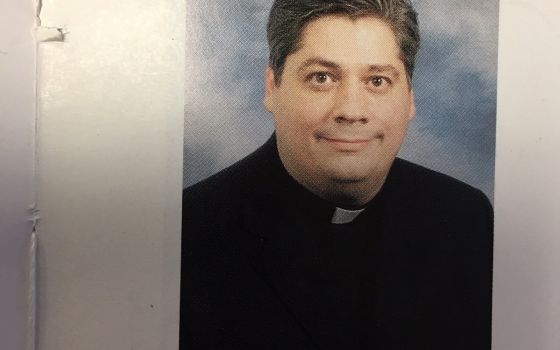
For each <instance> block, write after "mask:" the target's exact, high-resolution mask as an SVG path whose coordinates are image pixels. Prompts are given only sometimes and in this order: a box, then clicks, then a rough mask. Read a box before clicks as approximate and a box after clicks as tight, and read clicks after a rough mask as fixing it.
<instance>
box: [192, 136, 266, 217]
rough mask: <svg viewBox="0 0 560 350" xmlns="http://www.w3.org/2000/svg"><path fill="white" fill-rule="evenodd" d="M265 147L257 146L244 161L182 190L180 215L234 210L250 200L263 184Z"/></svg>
mask: <svg viewBox="0 0 560 350" xmlns="http://www.w3.org/2000/svg"><path fill="white" fill-rule="evenodd" d="M268 148H270V147H269V146H266V145H264V146H261V147H260V148H259V149H257V150H256V151H254V152H253V153H251V154H249V155H248V156H246V157H245V158H243V159H241V160H239V161H237V162H236V163H234V164H233V165H230V166H229V167H227V168H225V169H223V170H221V171H219V172H218V173H216V174H214V175H212V176H210V177H208V178H207V179H205V180H203V181H201V182H198V183H196V184H194V185H192V186H189V187H187V188H185V189H184V190H183V212H185V211H188V210H190V209H191V207H196V208H199V209H200V210H209V209H212V210H215V209H218V208H220V207H223V206H235V205H237V204H239V202H241V201H244V200H246V199H247V198H249V197H251V196H250V194H251V193H254V192H255V191H258V190H259V188H260V186H262V184H263V182H264V177H265V176H264V175H263V171H264V170H263V167H264V166H266V164H267V158H269V157H270V155H269V154H268V153H269V150H268Z"/></svg>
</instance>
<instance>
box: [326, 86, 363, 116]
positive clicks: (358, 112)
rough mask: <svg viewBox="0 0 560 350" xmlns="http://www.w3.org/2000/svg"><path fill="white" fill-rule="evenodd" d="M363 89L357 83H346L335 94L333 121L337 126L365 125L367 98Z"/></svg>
mask: <svg viewBox="0 0 560 350" xmlns="http://www.w3.org/2000/svg"><path fill="white" fill-rule="evenodd" d="M364 89H365V87H364V86H362V84H361V83H360V82H359V81H346V82H344V83H343V84H341V86H340V90H339V91H338V94H337V97H336V99H337V101H336V109H335V110H334V114H333V115H334V121H335V122H336V123H338V124H354V123H360V124H367V123H368V122H369V117H368V114H367V97H366V96H365V95H364V93H365V91H364Z"/></svg>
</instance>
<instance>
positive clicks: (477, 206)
mask: <svg viewBox="0 0 560 350" xmlns="http://www.w3.org/2000/svg"><path fill="white" fill-rule="evenodd" d="M387 185H388V187H390V188H391V192H392V193H393V194H394V197H396V198H398V203H400V205H404V206H406V207H408V208H410V209H411V210H413V211H414V212H417V213H429V214H434V213H436V212H437V213H440V215H441V214H444V215H445V216H447V217H449V218H451V217H462V218H469V217H471V218H485V221H487V222H492V221H493V209H492V205H491V203H490V201H489V199H488V198H487V197H486V195H485V194H484V193H483V192H482V191H480V190H479V189H477V188H475V187H473V186H471V185H468V184H466V183H464V182H462V181H460V180H457V179H455V178H453V177H451V176H448V175H445V174H442V173H440V172H437V171H434V170H430V169H428V168H425V167H423V166H420V165H418V164H414V163H411V162H409V161H406V160H403V159H400V158H397V159H396V160H395V163H394V164H393V167H392V169H391V172H390V175H389V178H388V180H387Z"/></svg>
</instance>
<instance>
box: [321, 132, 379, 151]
mask: <svg viewBox="0 0 560 350" xmlns="http://www.w3.org/2000/svg"><path fill="white" fill-rule="evenodd" d="M372 140H373V139H367V138H345V137H325V136H322V137H320V138H319V141H320V142H324V143H325V144H328V145H329V146H331V147H333V148H334V149H336V150H338V151H341V152H359V151H361V150H363V149H364V148H366V147H367V146H368V145H369V144H370V142H371V141H372Z"/></svg>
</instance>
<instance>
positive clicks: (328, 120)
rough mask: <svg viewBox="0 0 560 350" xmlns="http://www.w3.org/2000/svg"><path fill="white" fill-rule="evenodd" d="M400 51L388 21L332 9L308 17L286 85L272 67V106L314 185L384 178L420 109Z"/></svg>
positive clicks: (284, 151) (282, 139)
mask: <svg viewBox="0 0 560 350" xmlns="http://www.w3.org/2000/svg"><path fill="white" fill-rule="evenodd" d="M399 57H400V50H399V47H398V45H397V42H396V38H395V36H394V34H393V32H392V31H391V29H390V27H389V26H388V25H387V24H385V22H383V21H382V20H380V19H377V18H373V17H363V18H358V19H355V20H352V19H350V18H348V17H344V16H326V17H322V18H319V19H317V20H315V21H312V22H310V23H308V25H307V26H306V28H305V29H304V31H303V33H302V40H301V44H300V48H299V49H298V50H297V51H296V52H294V53H292V54H290V55H289V56H288V57H287V59H286V63H285V66H284V71H283V73H282V77H281V82H280V84H279V85H275V82H274V73H273V71H272V69H270V67H269V68H267V71H266V73H265V100H264V102H265V107H266V109H267V110H268V111H270V112H271V113H272V114H273V117H274V123H275V127H276V137H277V143H278V150H279V153H280V157H281V159H282V162H283V163H284V166H285V167H286V169H287V170H288V172H289V173H290V174H291V175H292V176H293V177H294V178H296V180H298V181H299V182H302V183H303V184H304V185H308V187H312V188H313V187H314V186H328V184H329V183H341V184H344V183H359V182H366V183H376V182H383V181H384V178H385V176H386V174H387V172H388V170H389V168H390V166H391V164H392V162H393V160H394V158H395V156H396V154H397V152H398V150H399V148H400V145H401V143H402V141H403V138H404V136H405V133H406V129H407V126H408V123H409V121H410V120H411V119H412V117H413V115H414V112H415V110H414V99H413V95H412V91H411V89H410V88H409V85H408V81H407V76H406V71H405V67H404V63H403V62H402V60H401V59H400V58H399Z"/></svg>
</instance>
